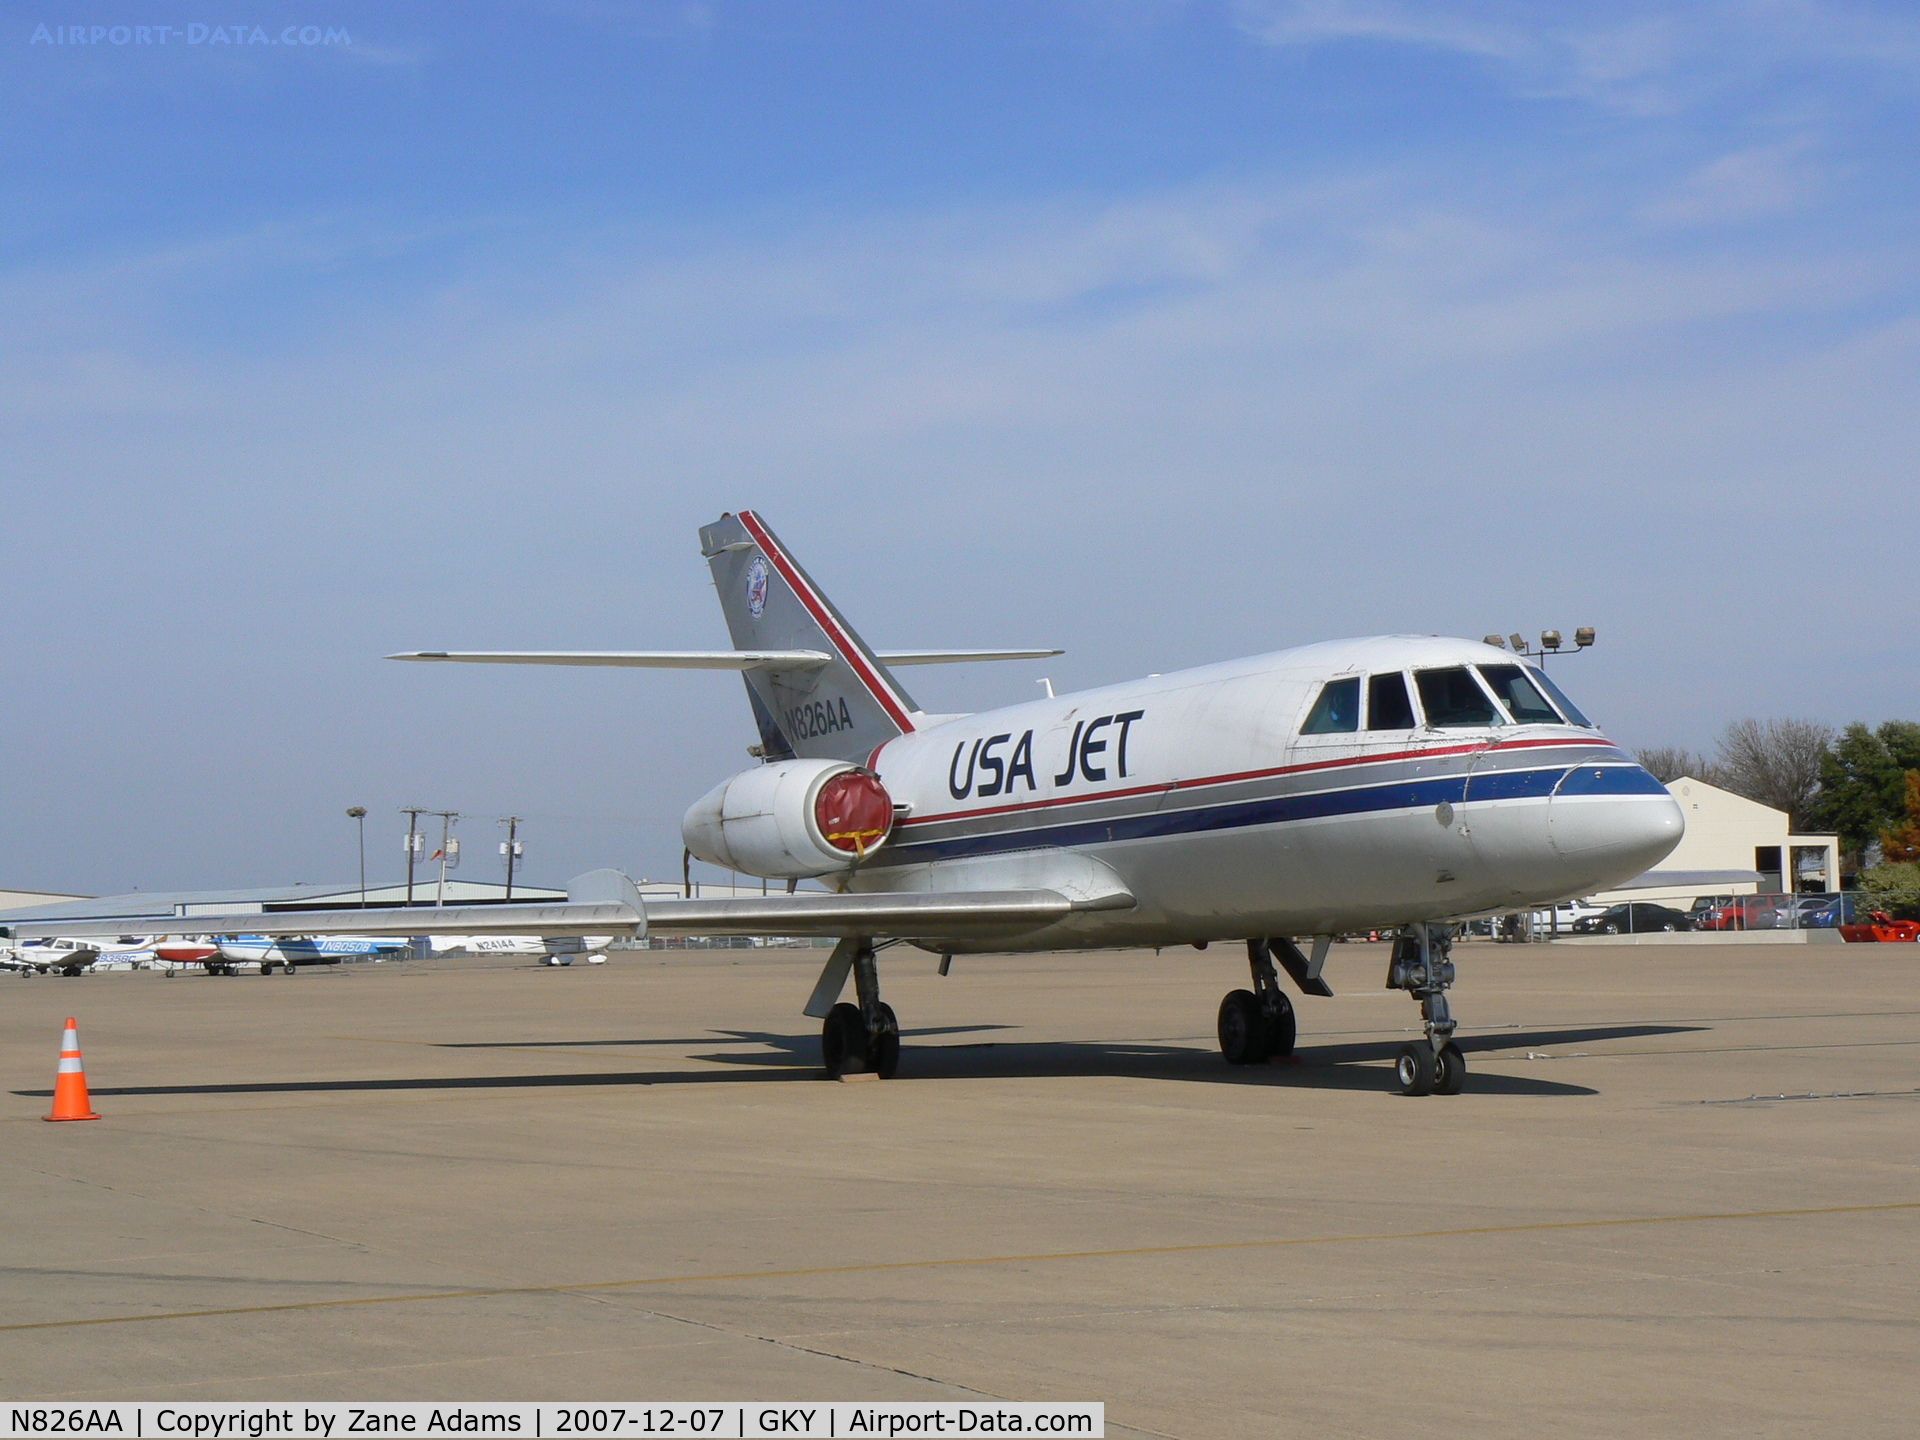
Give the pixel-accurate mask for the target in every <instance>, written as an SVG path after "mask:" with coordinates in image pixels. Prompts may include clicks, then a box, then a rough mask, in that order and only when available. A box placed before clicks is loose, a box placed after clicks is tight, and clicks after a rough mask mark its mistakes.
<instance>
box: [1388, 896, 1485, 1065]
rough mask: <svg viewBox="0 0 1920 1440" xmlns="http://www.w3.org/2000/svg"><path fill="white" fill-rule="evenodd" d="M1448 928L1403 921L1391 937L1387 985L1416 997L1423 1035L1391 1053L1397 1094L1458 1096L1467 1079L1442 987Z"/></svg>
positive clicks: (1447, 980) (1447, 969)
mask: <svg viewBox="0 0 1920 1440" xmlns="http://www.w3.org/2000/svg"><path fill="white" fill-rule="evenodd" d="M1452 949H1453V927H1452V926H1451V925H1428V924H1421V925H1408V926H1406V927H1404V928H1403V929H1402V930H1401V932H1400V933H1399V934H1398V935H1397V936H1395V937H1394V941H1393V958H1392V959H1391V960H1389V961H1388V962H1387V989H1389V990H1404V991H1406V992H1407V993H1408V994H1409V995H1411V996H1413V998H1414V999H1416V1000H1418V1001H1419V1002H1420V1016H1421V1018H1422V1019H1423V1020H1425V1021H1426V1028H1427V1038H1426V1039H1425V1040H1410V1041H1408V1042H1407V1043H1406V1044H1405V1045H1402V1046H1401V1047H1400V1054H1399V1055H1398V1056H1397V1057H1396V1058H1395V1060H1394V1065H1393V1078H1394V1080H1395V1082H1396V1083H1397V1084H1398V1085H1399V1087H1400V1093H1401V1094H1402V1095H1458V1094H1459V1093H1460V1090H1461V1087H1462V1086H1464V1085H1465V1084H1466V1083H1467V1057H1466V1055H1465V1053H1464V1052H1462V1050H1461V1049H1460V1047H1459V1046H1458V1045H1456V1044H1455V1043H1454V1040H1453V1030H1454V1019H1453V1012H1452V1011H1451V1010H1449V1009H1448V1008H1447V987H1448V986H1449V985H1451V984H1453V960H1452V959H1451V958H1450V957H1451V954H1452Z"/></svg>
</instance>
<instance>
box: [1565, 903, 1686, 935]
mask: <svg viewBox="0 0 1920 1440" xmlns="http://www.w3.org/2000/svg"><path fill="white" fill-rule="evenodd" d="M1692 928H1693V921H1692V920H1691V919H1689V918H1688V917H1687V915H1686V913H1685V912H1684V911H1680V910H1675V909H1674V908H1673V907H1672V906H1671V905H1656V904H1655V903H1654V902H1653V901H1651V900H1630V901H1627V902H1624V903H1622V904H1619V905H1609V906H1608V907H1607V908H1606V909H1604V910H1602V911H1601V912H1600V913H1599V914H1598V915H1589V916H1587V917H1586V918H1585V919H1583V920H1576V921H1574V922H1573V933H1574V934H1576V935H1647V934H1652V933H1655V932H1659V931H1669V930H1691V929H1692Z"/></svg>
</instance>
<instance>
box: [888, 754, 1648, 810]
mask: <svg viewBox="0 0 1920 1440" xmlns="http://www.w3.org/2000/svg"><path fill="white" fill-rule="evenodd" d="M1612 744H1613V742H1612V741H1611V740H1607V739H1605V738H1604V737H1600V736H1596V737H1594V738H1593V739H1591V740H1588V739H1578V740H1576V739H1565V740H1512V741H1506V742H1503V743H1496V744H1493V745H1480V744H1473V745H1437V746H1434V747H1432V748H1430V749H1425V750H1392V751H1387V752H1385V753H1383V754H1379V755H1351V756H1347V757H1344V758H1342V759H1338V760H1309V761H1306V762H1304V763H1302V764H1299V765H1276V766H1274V767H1273V768H1271V769H1268V770H1241V771H1237V772H1235V773H1233V774H1231V775H1207V776H1204V777H1202V778H1200V779H1198V780H1175V781H1173V782H1171V783H1170V784H1164V785H1134V786H1129V787H1128V788H1127V789H1125V790H1102V791H1100V792H1099V793H1097V794H1093V795H1062V796H1059V797H1058V798H1056V799H1052V800H1025V801H1022V802H1021V803H1020V804H1018V805H987V806H983V807H981V808H980V809H978V810H949V811H947V812H946V813H945V814H942V815H915V816H913V817H912V818H911V819H908V820H902V821H901V822H900V826H899V828H901V829H904V828H906V827H907V826H909V825H931V824H934V823H935V822H937V821H943V820H973V819H977V818H978V817H980V816H982V815H1012V814H1015V813H1017V812H1019V811H1022V810H1046V809H1050V808H1052V807H1053V806H1055V805H1085V804H1088V803H1090V802H1092V801H1095V800H1123V799H1125V798H1126V797H1127V796H1129V795H1151V794H1153V793H1155V792H1156V791H1173V790H1192V789H1195V788H1197V787H1199V786H1202V785H1230V784H1232V783H1234V782H1235V781H1238V780H1264V779H1267V778H1269V777H1271V776H1274V775H1299V774H1303V773H1305V772H1307V771H1310V770H1338V769H1341V768H1343V767H1346V766H1350V765H1379V764H1383V763H1385V762H1386V761H1389V760H1416V759H1420V758H1422V757H1425V756H1430V755H1466V754H1469V753H1471V752H1472V751H1475V750H1488V751H1493V750H1534V749H1545V748H1547V747H1550V746H1555V745H1589V746H1590V745H1606V746H1609V747H1611V746H1612Z"/></svg>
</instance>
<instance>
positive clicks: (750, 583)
mask: <svg viewBox="0 0 1920 1440" xmlns="http://www.w3.org/2000/svg"><path fill="white" fill-rule="evenodd" d="M766 608H767V562H766V561H765V560H763V559H761V558H760V557H759V556H758V555H756V556H754V557H753V564H751V565H749V566H748V567H747V610H748V611H749V612H750V613H751V614H752V616H753V618H754V619H756V620H758V619H759V618H760V615H761V612H762V611H764V610H765V609H766Z"/></svg>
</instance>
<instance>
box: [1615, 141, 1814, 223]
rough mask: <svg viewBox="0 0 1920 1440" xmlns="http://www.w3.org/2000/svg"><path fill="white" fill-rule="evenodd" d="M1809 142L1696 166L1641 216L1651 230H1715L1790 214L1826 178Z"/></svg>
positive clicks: (1750, 149) (1740, 152) (1755, 150)
mask: <svg viewBox="0 0 1920 1440" xmlns="http://www.w3.org/2000/svg"><path fill="white" fill-rule="evenodd" d="M1813 143H1814V142H1813V140H1812V138H1811V137H1809V136H1804V135H1802V136H1794V137H1792V138H1790V139H1787V140H1781V141H1777V142H1775V143H1773V144H1771V145H1754V146H1749V147H1747V148H1746V149H1742V150H1735V151H1733V152H1732V153H1731V154H1727V155H1722V156H1720V157H1719V158H1717V159H1714V160H1710V161H1708V162H1707V163H1706V164H1704V165H1702V166H1700V167H1699V168H1698V169H1697V170H1695V171H1694V172H1693V173H1692V174H1691V175H1688V176H1687V177H1686V178H1685V179H1684V180H1682V181H1681V182H1680V183H1679V184H1678V185H1676V186H1674V187H1673V188H1672V189H1671V190H1670V191H1669V192H1668V193H1667V194H1665V195H1663V196H1660V197H1659V198H1657V199H1655V200H1653V201H1651V202H1650V203H1649V204H1647V205H1646V206H1644V207H1643V208H1642V210H1641V214H1642V216H1643V217H1644V218H1645V219H1646V220H1647V221H1649V222H1650V223H1652V224H1654V225H1660V226H1688V225H1718V224H1727V223H1733V222H1738V221H1745V220H1753V219H1757V218H1760V217H1762V216H1767V215H1775V214H1779V213H1781V212H1783V211H1788V210H1795V209H1798V208H1799V207H1801V206H1802V205H1805V204H1807V203H1809V202H1810V201H1812V200H1814V199H1816V198H1817V197H1818V196H1819V195H1820V194H1821V193H1822V192H1823V191H1824V190H1825V188H1826V176H1825V174H1824V173H1823V172H1822V171H1821V169H1820V168H1819V167H1818V166H1817V165H1815V164H1814V163H1813V162H1812V160H1811V152H1812V150H1813Z"/></svg>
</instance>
